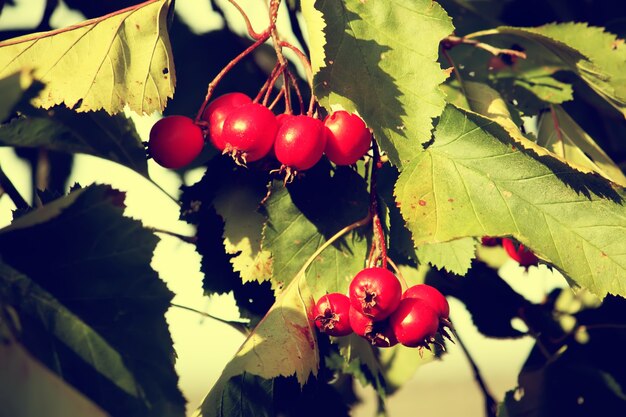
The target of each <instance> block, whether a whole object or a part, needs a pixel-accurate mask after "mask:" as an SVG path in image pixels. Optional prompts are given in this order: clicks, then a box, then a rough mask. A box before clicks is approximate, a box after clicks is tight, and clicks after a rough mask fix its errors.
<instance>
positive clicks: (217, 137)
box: [202, 93, 252, 151]
mask: <svg viewBox="0 0 626 417" xmlns="http://www.w3.org/2000/svg"><path fill="white" fill-rule="evenodd" d="M249 103H252V99H251V98H250V97H248V96H247V95H245V94H243V93H228V94H224V95H223V96H220V97H218V98H216V99H215V100H213V101H212V102H211V103H209V105H208V106H207V107H206V108H205V109H204V111H203V112H202V120H204V121H205V122H207V123H208V124H209V130H208V135H207V136H208V138H209V140H210V141H211V143H212V144H213V146H215V147H216V148H217V149H218V150H219V151H223V150H224V149H225V148H226V142H224V138H223V137H222V132H223V129H224V121H225V120H226V117H228V115H229V114H230V113H231V112H232V111H233V110H234V109H236V108H237V107H241V106H243V105H244V104H249Z"/></svg>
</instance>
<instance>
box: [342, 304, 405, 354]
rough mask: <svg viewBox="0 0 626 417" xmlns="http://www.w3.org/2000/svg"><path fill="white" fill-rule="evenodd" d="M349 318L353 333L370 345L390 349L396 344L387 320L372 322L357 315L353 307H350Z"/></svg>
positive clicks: (363, 316) (369, 318)
mask: <svg viewBox="0 0 626 417" xmlns="http://www.w3.org/2000/svg"><path fill="white" fill-rule="evenodd" d="M349 317H350V327H352V330H353V331H354V333H356V334H358V335H359V336H361V337H363V338H365V339H367V340H368V341H369V342H370V343H371V344H372V345H374V346H376V347H391V346H394V345H397V344H398V339H397V338H396V336H395V334H394V333H393V330H392V328H391V326H390V325H389V321H388V320H383V321H374V320H372V318H371V317H367V316H365V315H363V314H361V313H359V312H358V311H357V310H356V309H355V308H354V307H350V311H349Z"/></svg>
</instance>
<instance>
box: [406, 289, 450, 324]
mask: <svg viewBox="0 0 626 417" xmlns="http://www.w3.org/2000/svg"><path fill="white" fill-rule="evenodd" d="M406 298H416V299H419V300H422V301H423V302H424V303H426V304H427V305H428V306H429V307H430V308H432V309H433V310H434V311H435V313H437V316H438V317H439V318H442V319H447V318H448V317H449V316H450V305H449V304H448V300H446V297H444V295H443V294H442V293H441V292H439V290H438V289H437V288H435V287H431V286H430V285H426V284H418V285H414V286H412V287H409V288H408V289H407V290H406V291H405V292H404V294H402V299H403V300H404V299H406Z"/></svg>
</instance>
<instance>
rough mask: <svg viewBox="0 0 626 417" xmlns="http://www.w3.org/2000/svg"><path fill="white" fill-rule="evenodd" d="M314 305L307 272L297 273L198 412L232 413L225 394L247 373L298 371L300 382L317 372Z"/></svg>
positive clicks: (287, 373)
mask: <svg viewBox="0 0 626 417" xmlns="http://www.w3.org/2000/svg"><path fill="white" fill-rule="evenodd" d="M313 305H314V300H313V297H312V295H311V293H310V290H309V287H308V285H307V284H306V280H305V279H304V276H298V277H296V278H295V279H294V280H293V281H292V282H291V284H290V285H289V286H288V287H287V288H285V290H284V291H283V292H282V293H281V294H280V295H279V296H278V297H277V298H276V302H275V303H274V305H273V306H272V307H271V308H270V310H269V311H268V312H267V314H266V315H265V317H264V318H263V320H261V321H260V322H259V324H258V325H257V326H256V327H255V329H254V330H253V331H252V333H251V334H250V335H249V336H248V338H247V339H246V341H245V342H244V343H243V345H242V346H241V347H240V348H239V351H238V352H237V353H236V354H235V357H234V358H233V359H232V360H231V361H230V362H229V363H228V364H227V365H226V367H225V368H224V371H223V372H222V375H221V376H220V378H219V379H218V381H217V382H216V383H215V385H214V386H213V388H212V389H211V391H210V392H209V394H208V395H207V397H206V398H205V399H204V401H203V402H202V405H201V406H200V410H199V414H200V415H201V416H203V417H209V416H222V415H230V414H228V410H227V409H225V408H224V406H225V404H224V402H223V399H224V396H225V395H227V393H228V390H229V389H230V388H231V387H232V382H231V381H232V379H233V378H235V377H238V376H243V375H244V374H246V373H248V374H252V375H257V376H260V377H262V378H265V379H271V378H276V377H278V376H291V375H295V376H296V378H297V380H298V382H299V383H300V385H301V386H302V385H304V384H305V382H306V381H307V379H308V378H309V376H310V375H313V376H316V375H317V371H318V368H319V352H318V349H317V340H316V336H315V331H314V330H313V327H312V322H311V321H310V320H309V317H308V312H309V311H311V310H312V308H313ZM226 406H228V404H226Z"/></svg>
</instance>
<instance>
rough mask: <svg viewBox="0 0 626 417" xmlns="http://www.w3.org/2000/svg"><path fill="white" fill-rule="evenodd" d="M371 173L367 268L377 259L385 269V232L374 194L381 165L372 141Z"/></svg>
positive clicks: (376, 195)
mask: <svg viewBox="0 0 626 417" xmlns="http://www.w3.org/2000/svg"><path fill="white" fill-rule="evenodd" d="M372 151H373V157H372V171H371V174H370V208H369V210H370V213H371V215H372V228H373V236H372V247H371V249H370V254H369V257H368V266H369V267H372V266H375V264H376V262H377V261H378V259H380V260H381V266H382V267H383V268H387V244H386V242H385V232H384V231H383V226H382V224H381V222H380V216H379V215H378V194H377V193H376V172H377V171H378V168H380V166H381V165H382V164H381V163H380V152H379V151H378V144H377V143H376V141H374V143H373V146H372Z"/></svg>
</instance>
